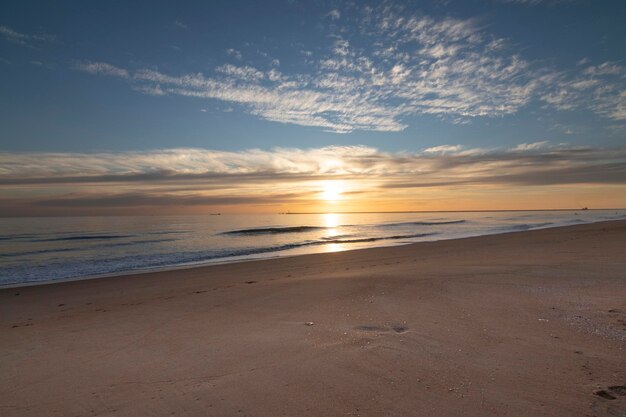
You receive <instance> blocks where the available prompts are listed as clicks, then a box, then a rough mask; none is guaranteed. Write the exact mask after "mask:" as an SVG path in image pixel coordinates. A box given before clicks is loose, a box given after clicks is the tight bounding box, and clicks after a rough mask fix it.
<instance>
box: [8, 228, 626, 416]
mask: <svg viewBox="0 0 626 417" xmlns="http://www.w3.org/2000/svg"><path fill="white" fill-rule="evenodd" d="M0 328H1V329H2V330H1V331H0V369H1V372H0V415H2V416H5V417H11V416H36V417H41V416H64V417H70V416H159V417H162V416H170V415H172V416H174V415H176V416H255V417H260V416H264V417H278V416H289V417H296V416H372V417H381V416H433V417H436V416H518V417H522V416H551V417H554V416H567V417H575V416H580V417H583V416H598V417H600V416H624V413H626V395H625V394H626V350H625V349H626V221H614V222H603V223H596V224H587V225H579V226H571V227H562V228H555V229H544V230H536V231H529V232H521V233H509V234H502V235H493V236H483V237H475V238H467V239H459V240H449V241H440V242H431V243H417V244H412V245H406V246H398V247H387V248H376V249H365V250H356V251H348V252H340V253H329V254H316V255H304V256H298V257H291V258H282V259H272V260H264V261H253V262H242V263H234V264H224V265H214V266H206V267H198V268H193V269H184V270H176V271H165V272H155V273H146V274H139V275H133V276H120V277H112V278H102V279H94V280H85V281H75V282H66V283H56V284H49V285H38V286H31V287H22V288H8V289H4V290H1V291H0Z"/></svg>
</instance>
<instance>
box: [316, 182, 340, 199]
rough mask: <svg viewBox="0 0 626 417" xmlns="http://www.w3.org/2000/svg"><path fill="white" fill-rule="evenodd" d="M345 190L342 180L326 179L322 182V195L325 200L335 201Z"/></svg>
mask: <svg viewBox="0 0 626 417" xmlns="http://www.w3.org/2000/svg"><path fill="white" fill-rule="evenodd" d="M343 191H344V190H343V182H342V181H326V182H324V183H323V184H322V193H321V196H322V199H323V200H325V201H327V202H329V203H335V202H336V201H337V200H340V199H341V194H342V193H343Z"/></svg>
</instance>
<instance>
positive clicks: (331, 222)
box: [322, 213, 344, 252]
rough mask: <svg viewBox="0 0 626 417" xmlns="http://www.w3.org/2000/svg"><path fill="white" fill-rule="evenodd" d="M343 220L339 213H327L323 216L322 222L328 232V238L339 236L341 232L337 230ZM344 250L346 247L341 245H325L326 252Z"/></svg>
mask: <svg viewBox="0 0 626 417" xmlns="http://www.w3.org/2000/svg"><path fill="white" fill-rule="evenodd" d="M340 220H341V215H340V214H337V213H326V214H323V217H322V221H323V222H324V227H326V228H327V230H326V237H329V238H333V237H335V236H337V235H338V234H339V230H338V229H337V227H338V226H340V224H339V222H340ZM341 250H344V245H343V244H341V243H329V244H327V245H324V252H338V251H341Z"/></svg>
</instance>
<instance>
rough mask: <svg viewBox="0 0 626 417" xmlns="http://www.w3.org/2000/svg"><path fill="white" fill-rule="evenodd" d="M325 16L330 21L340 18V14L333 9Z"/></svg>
mask: <svg viewBox="0 0 626 417" xmlns="http://www.w3.org/2000/svg"><path fill="white" fill-rule="evenodd" d="M326 16H328V17H329V18H330V19H331V20H339V19H340V18H341V12H340V11H339V10H337V9H333V10H331V11H330V12H328V14H327V15H326Z"/></svg>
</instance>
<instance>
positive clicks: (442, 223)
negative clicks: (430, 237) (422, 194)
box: [379, 220, 466, 227]
mask: <svg viewBox="0 0 626 417" xmlns="http://www.w3.org/2000/svg"><path fill="white" fill-rule="evenodd" d="M465 222H466V220H441V221H433V222H402V223H386V224H381V225H379V227H388V226H440V225H445V224H459V223H465Z"/></svg>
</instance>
